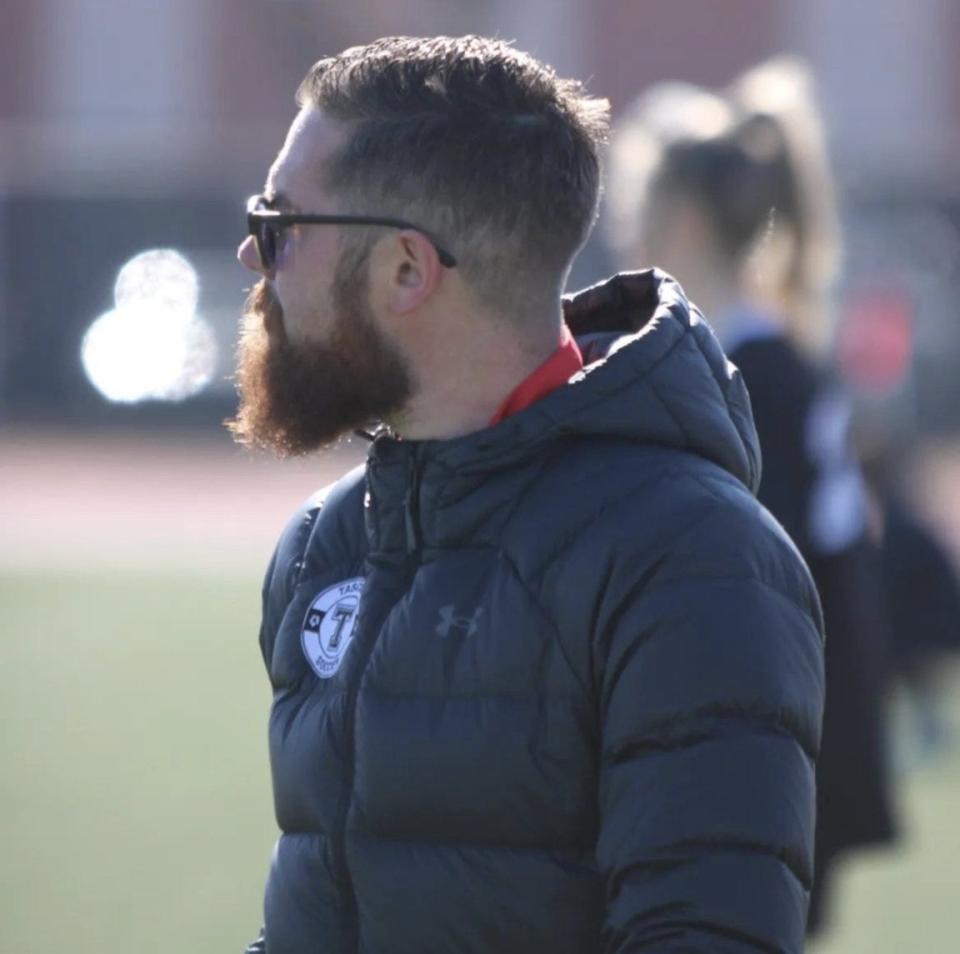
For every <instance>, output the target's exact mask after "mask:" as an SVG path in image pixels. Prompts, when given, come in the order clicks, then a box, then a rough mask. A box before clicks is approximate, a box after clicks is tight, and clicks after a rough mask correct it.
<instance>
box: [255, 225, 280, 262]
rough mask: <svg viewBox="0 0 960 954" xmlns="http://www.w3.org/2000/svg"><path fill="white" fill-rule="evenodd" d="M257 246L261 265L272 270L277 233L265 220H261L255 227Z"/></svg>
mask: <svg viewBox="0 0 960 954" xmlns="http://www.w3.org/2000/svg"><path fill="white" fill-rule="evenodd" d="M257 248H258V249H259V250H260V262H261V264H262V265H263V267H264V268H265V269H267V270H268V271H270V270H272V269H273V265H274V261H275V260H276V257H277V235H276V232H274V230H273V229H272V228H271V227H270V225H269V223H267V222H261V223H260V226H259V228H258V229H257Z"/></svg>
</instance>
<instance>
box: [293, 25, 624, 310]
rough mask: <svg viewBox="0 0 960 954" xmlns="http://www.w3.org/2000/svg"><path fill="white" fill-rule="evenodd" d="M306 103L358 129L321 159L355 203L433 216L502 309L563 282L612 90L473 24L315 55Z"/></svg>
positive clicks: (581, 224) (592, 203)
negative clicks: (561, 73)
mask: <svg viewBox="0 0 960 954" xmlns="http://www.w3.org/2000/svg"><path fill="white" fill-rule="evenodd" d="M297 103H298V105H299V106H301V107H303V106H313V107H315V108H318V109H321V110H323V112H324V113H325V114H326V115H328V116H329V117H331V118H332V119H334V120H335V121H338V122H341V123H343V124H344V126H345V128H346V129H347V138H346V141H345V144H344V145H343V146H342V148H340V149H339V150H338V152H337V153H336V154H335V155H334V156H332V157H331V158H330V160H329V161H328V163H327V164H326V168H325V169H324V170H322V173H323V177H324V184H325V186H326V187H327V188H328V189H329V190H330V191H332V192H334V193H336V194H337V195H339V196H340V197H341V198H342V199H343V201H344V203H345V204H346V205H347V206H348V207H349V208H350V209H351V210H352V211H355V212H358V213H368V214H380V215H384V214H390V215H397V216H402V217H404V218H408V219H410V220H412V221H414V222H416V223H417V224H418V225H421V226H423V227H424V228H425V229H427V230H429V231H430V232H431V233H432V234H433V235H435V236H436V237H437V239H438V241H440V242H441V243H442V244H443V245H444V246H445V247H448V248H449V250H450V251H451V252H452V254H453V255H454V256H455V257H456V258H457V262H458V268H459V269H460V270H461V273H462V275H463V278H464V280H465V281H466V282H467V284H468V285H469V286H470V287H471V288H472V290H473V291H474V293H475V294H476V295H477V297H478V298H479V300H480V301H482V302H483V303H484V304H486V305H488V306H490V307H492V308H493V309H494V310H496V311H498V312H500V313H502V314H504V315H508V316H511V315H517V314H520V313H522V311H523V310H524V308H525V307H526V306H527V305H528V304H529V303H530V302H532V301H535V300H542V299H544V298H545V297H547V296H549V295H551V294H553V295H556V294H558V293H559V292H560V291H561V290H562V287H563V284H564V282H565V281H566V276H567V273H568V271H569V268H570V264H571V262H572V260H573V258H574V256H575V255H576V253H577V252H578V251H579V249H580V248H581V246H582V245H583V243H584V242H585V241H586V239H587V236H588V235H589V233H590V229H591V227H592V225H593V222H594V220H595V218H596V214H597V205H598V200H599V192H600V152H601V148H602V145H603V143H604V142H605V140H606V136H607V130H608V117H609V105H608V103H607V101H606V100H601V99H595V98H592V97H590V96H588V95H587V93H586V91H585V89H584V87H583V85H582V84H581V83H579V82H578V81H576V80H569V79H561V78H559V77H558V76H557V75H556V74H555V73H554V71H553V70H552V69H551V68H550V67H549V66H546V65H544V64H543V63H540V62H538V61H537V60H535V59H534V58H533V57H531V56H529V55H528V54H526V53H522V52H520V51H518V50H515V49H514V48H513V47H511V46H510V45H509V44H507V43H505V42H503V41H500V40H494V39H487V38H483V37H477V36H465V37H432V38H415V37H389V38H386V39H381V40H377V41H376V42H374V43H371V44H369V45H367V46H359V47H352V48H351V49H348V50H345V51H344V52H343V53H340V54H339V55H337V56H334V57H330V58H327V59H323V60H320V61H319V62H318V63H316V64H314V66H313V67H311V69H310V71H309V72H308V73H307V75H306V77H305V78H304V80H303V82H302V83H301V84H300V88H299V89H298V91H297Z"/></svg>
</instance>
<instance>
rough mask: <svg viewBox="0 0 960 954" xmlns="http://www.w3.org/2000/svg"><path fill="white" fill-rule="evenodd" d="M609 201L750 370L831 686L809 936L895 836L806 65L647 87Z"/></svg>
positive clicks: (872, 551)
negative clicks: (829, 905) (722, 87)
mask: <svg viewBox="0 0 960 954" xmlns="http://www.w3.org/2000/svg"><path fill="white" fill-rule="evenodd" d="M608 194H609V208H608V216H609V224H610V234H611V238H612V244H613V246H614V248H615V250H616V252H617V254H618V256H619V264H620V265H622V266H627V267H634V268H636V267H640V266H641V265H646V264H656V265H659V266H661V267H663V268H665V269H666V270H667V271H669V272H672V273H674V274H678V275H682V276H683V281H684V286H685V289H686V291H687V293H688V294H689V295H690V297H691V299H692V300H694V301H695V302H696V303H697V304H698V306H700V307H701V308H702V309H703V311H704V312H705V313H706V314H708V315H710V316H711V318H710V323H711V325H712V326H713V328H714V330H715V332H716V333H717V335H718V337H719V338H720V341H721V343H722V344H723V346H724V349H725V350H726V352H727V355H728V356H729V358H730V359H731V360H732V361H733V363H734V364H736V365H737V366H738V367H739V368H740V370H741V371H742V372H743V375H744V378H745V380H746V383H747V386H748V388H749V391H750V396H751V402H752V405H753V413H754V416H755V419H756V424H757V430H758V433H759V436H760V444H761V449H762V453H763V478H762V482H761V485H760V492H759V497H760V500H761V501H762V502H763V503H764V504H765V505H766V506H767V507H768V508H769V509H770V510H771V511H772V512H773V514H774V515H775V516H776V517H777V518H778V519H779V520H780V522H781V523H782V524H783V525H784V527H785V528H786V529H787V531H788V532H789V533H790V535H791V536H792V537H793V539H794V541H795V542H796V544H797V546H798V548H799V549H800V551H801V553H802V554H803V556H804V558H805V559H806V561H807V563H808V564H809V566H810V569H811V570H812V572H813V576H814V579H815V581H816V583H817V587H818V589H819V590H820V595H821V599H822V602H823V607H824V614H825V619H826V632H827V642H826V664H827V691H826V712H825V716H824V732H823V746H822V750H821V755H820V761H819V766H818V770H817V782H818V800H817V805H818V823H817V839H816V882H815V885H814V891H813V895H812V897H811V908H810V921H809V930H810V932H811V933H813V932H815V931H816V930H817V928H818V927H819V926H820V925H821V923H822V920H823V913H824V899H825V891H826V886H827V884H828V877H829V873H830V871H831V868H832V865H833V862H834V860H835V859H836V858H837V857H838V855H840V854H841V853H842V852H845V851H848V850H850V849H852V848H857V847H861V846H866V845H874V844H878V843H884V842H888V841H890V840H891V839H892V837H893V832H894V825H893V819H892V812H891V804H890V801H891V799H890V785H889V780H888V771H887V744H886V733H885V730H884V711H883V709H884V706H883V696H884V672H885V668H886V659H885V656H886V653H887V651H888V646H887V639H886V636H885V632H886V629H885V626H886V620H885V619H884V614H883V612H882V610H881V604H882V600H881V592H880V585H879V580H880V576H879V573H880V567H879V557H878V553H877V550H876V547H875V546H874V545H873V544H872V543H871V541H870V539H869V536H868V533H867V520H866V504H865V496H864V490H863V482H862V479H861V475H860V472H859V468H858V465H857V462H856V459H855V457H854V455H853V453H852V449H851V445H850V441H849V439H848V423H849V413H848V405H847V403H846V401H845V400H844V399H843V397H842V396H841V395H840V394H839V393H837V392H836V391H835V390H834V389H832V388H831V387H830V386H829V385H828V384H827V383H826V380H825V378H824V377H823V375H822V374H821V372H820V370H819V368H820V364H821V360H820V359H821V357H822V355H823V353H824V350H825V346H826V344H827V338H828V334H829V320H828V315H829V312H828V292H829V290H830V285H831V282H832V279H833V276H834V272H835V268H836V263H837V258H838V240H837V231H838V230H837V226H836V214H835V209H834V204H833V193H832V188H831V182H830V176H829V172H828V168H827V163H826V158H825V149H824V147H823V141H822V135H821V132H820V125H819V121H818V118H817V114H816V110H815V107H814V105H813V101H812V97H811V95H810V83H809V77H808V75H807V72H806V70H805V68H804V67H803V65H802V64H801V63H799V62H798V61H796V60H794V59H786V58H784V59H778V60H774V61H770V62H768V63H765V64H763V65H761V66H759V67H757V68H755V69H754V70H752V71H750V72H749V73H748V74H746V75H745V76H743V77H742V78H741V79H740V80H738V81H737V82H736V83H735V84H734V85H733V86H732V87H731V88H730V89H729V90H727V91H725V92H723V93H713V92H709V91H707V90H703V89H700V88H697V87H693V86H688V85H685V84H673V83H671V84H663V85H660V86H657V87H655V88H653V89H652V90H651V91H649V92H648V93H647V94H646V95H644V96H643V97H641V99H639V100H638V101H637V102H636V103H635V104H634V106H633V108H632V109H631V110H630V111H629V112H628V114H627V116H626V117H625V119H624V120H623V122H622V123H621V125H620V127H619V129H618V131H617V134H616V136H615V139H614V142H613V148H612V161H611V170H610V185H609V190H608Z"/></svg>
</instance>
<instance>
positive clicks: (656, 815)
mask: <svg viewBox="0 0 960 954" xmlns="http://www.w3.org/2000/svg"><path fill="white" fill-rule="evenodd" d="M297 102H298V105H299V106H300V112H299V114H298V115H297V117H296V119H295V120H294V122H293V125H292V126H291V128H290V132H289V134H288V136H287V139H286V142H285V143H284V145H283V147H282V149H281V151H280V154H279V156H278V158H277V160H276V161H275V162H274V164H273V165H272V167H271V169H270V171H269V174H268V176H267V181H266V186H265V192H264V195H263V196H259V197H255V198H254V199H252V200H251V202H250V203H249V204H248V210H249V214H248V226H249V230H250V233H251V234H250V236H249V237H248V238H247V239H246V241H244V243H243V244H242V245H241V247H240V250H239V253H238V254H239V258H240V261H241V262H242V263H243V264H244V265H246V266H248V267H249V268H250V269H251V270H252V271H254V272H255V273H257V274H259V275H260V280H259V282H258V283H257V284H256V286H255V287H254V289H253V291H252V293H251V297H250V300H249V307H248V312H247V314H246V316H245V321H244V327H243V331H242V335H241V344H240V351H239V358H238V386H239V391H240V408H239V410H238V413H237V417H236V419H235V420H234V421H233V422H232V425H231V426H232V429H233V431H234V434H235V436H236V437H237V439H238V440H240V441H242V442H244V443H246V444H249V445H254V446H260V447H266V448H270V449H272V450H274V451H276V452H278V453H280V454H282V455H290V454H305V453H309V452H311V451H314V450H317V449H319V448H321V447H323V446H325V445H327V444H329V443H330V442H332V441H335V440H336V439H338V438H339V437H341V436H343V435H347V434H349V433H351V432H352V431H354V430H355V429H359V430H360V431H361V432H363V433H366V434H367V436H368V437H369V438H370V439H371V445H370V448H369V452H368V457H367V462H366V464H365V466H363V467H361V468H358V469H357V470H355V471H353V472H352V473H350V474H348V475H346V476H345V477H344V478H343V479H342V480H340V481H339V482H338V483H337V484H336V485H335V486H333V487H332V488H331V489H328V490H326V491H324V492H321V493H319V494H318V495H317V496H315V497H314V498H312V499H311V500H309V501H308V502H307V503H306V504H305V505H304V506H303V507H302V509H301V510H299V511H298V512H297V513H296V514H295V515H294V517H293V518H292V520H291V522H290V523H289V526H288V527H287V529H286V531H285V532H284V534H283V536H282V537H281V540H280V542H279V545H278V547H277V549H276V552H275V554H274V557H273V560H272V562H271V564H270V567H269V569H268V572H267V576H266V580H265V584H264V590H263V617H262V626H261V631H260V643H261V648H262V652H263V657H264V661H265V663H266V667H267V670H268V672H269V676H270V680H271V683H272V686H273V692H274V698H273V706H272V710H271V716H270V733H269V735H270V754H271V767H272V773H273V782H274V795H275V807H276V813H277V821H278V824H279V827H280V829H281V835H280V838H279V841H278V843H277V846H276V850H275V853H274V857H273V863H272V867H271V871H270V875H269V877H268V881H267V887H266V893H265V926H264V929H263V931H262V932H261V936H260V938H259V940H258V941H256V942H254V943H253V945H252V946H251V948H250V950H251V951H266V952H267V954H291V952H308V951H309V952H314V951H354V950H367V951H377V952H390V954H401V952H411V954H412V952H416V954H423V952H428V951H429V952H432V951H436V952H440V951H458V952H470V951H475V952H485V954H489V952H491V951H497V952H504V954H506V952H523V954H534V952H544V954H546V952H550V954H562V952H566V951H569V952H578V954H580V952H585V951H597V952H599V951H610V952H612V951H618V952H627V951H640V950H656V951H658V952H663V954H667V952H670V951H677V952H679V951H692V950H698V951H720V950H723V951H729V952H734V951H743V952H747V951H769V950H778V951H790V952H797V951H800V950H801V949H802V946H803V933H804V923H805V919H806V909H807V903H808V895H807V888H808V886H809V884H810V880H811V878H812V848H813V824H814V822H813V818H814V759H815V756H816V752H817V748H818V744H819V729H820V720H821V715H822V693H823V684H822V680H823V672H822V662H823V661H822V628H821V627H822V620H821V616H820V608H819V603H818V600H817V596H816V591H815V589H814V586H813V583H812V580H811V579H810V577H809V575H808V573H807V571H806V568H805V567H804V565H803V563H802V561H801V560H800V559H799V556H798V555H797V553H796V551H795V549H794V548H793V546H792V545H791V543H790V541H789V540H788V539H787V537H786V535H785V534H784V533H783V532H782V530H781V529H780V527H779V526H778V525H777V524H776V522H775V521H774V520H773V519H772V518H771V517H770V516H769V514H768V513H767V512H766V511H765V510H764V509H763V507H762V506H761V505H760V504H759V503H758V502H757V501H756V499H755V497H754V495H753V491H754V489H755V487H756V484H757V481H758V465H759V459H758V451H757V442H756V435H755V431H754V427H753V424H752V421H751V418H750V412H749V401H748V398H747V395H746V390H745V388H744V385H743V382H742V380H741V377H740V375H739V373H737V372H736V371H735V370H734V369H732V368H731V367H730V366H729V364H728V363H727V362H726V360H725V358H724V356H723V353H722V351H721V349H720V347H719V345H718V343H717V341H716V339H715V338H714V336H713V335H712V334H711V332H710V330H709V328H708V326H707V325H706V324H705V323H704V322H702V321H701V320H700V319H699V317H698V316H697V315H696V314H695V313H694V312H693V311H691V309H690V307H689V306H688V304H687V302H686V299H685V298H684V297H683V295H682V293H681V291H680V289H679V286H678V285H677V284H676V283H675V282H674V281H672V280H671V279H669V278H668V277H667V276H665V275H664V274H663V273H661V272H657V271H653V270H651V271H647V272H643V273H640V274H634V275H628V276H619V277H614V278H612V279H611V280H609V281H607V282H604V283H602V284H600V285H597V286H594V287H593V288H590V289H588V290H587V291H585V292H583V293H580V294H578V295H575V296H572V297H570V298H568V299H563V300H561V290H562V288H563V287H564V283H565V280H566V276H567V273H568V270H569V268H570V263H571V260H572V259H573V257H574V255H575V254H576V252H577V250H578V249H579V248H580V247H581V245H582V244H583V242H584V241H585V240H586V238H587V235H588V233H589V232H590V229H591V228H592V225H593V222H594V219H595V217H596V210H597V203H598V193H599V183H600V154H601V147H602V144H603V141H604V139H605V135H606V131H607V111H608V107H607V104H606V102H605V101H600V100H597V99H593V98H591V97H589V96H588V95H587V94H586V92H585V90H584V89H583V87H582V86H581V85H580V84H579V83H578V82H575V81H572V80H564V79H560V78H558V77H557V76H556V75H555V74H554V73H553V72H552V71H551V70H550V69H549V68H548V67H546V66H544V65H543V64H541V63H539V62H537V61H536V60H534V59H532V58H531V57H530V56H528V55H526V54H524V53H521V52H518V51H516V50H514V49H513V48H512V47H510V46H509V45H508V44H505V43H503V42H500V41H497V40H488V39H483V38H478V37H463V38H456V39H451V38H444V37H438V38H433V39H413V38H390V39H384V40H380V41H377V42H375V43H372V44H370V45H368V46H363V47H357V48H352V49H349V50H347V51H345V52H343V53H341V54H339V55H338V56H334V57H330V58H327V59H323V60H321V61H320V62H318V63H317V64H316V65H315V66H313V68H312V69H311V70H310V71H309V73H308V74H307V76H306V78H305V79H304V81H303V83H302V85H301V86H300V89H299V93H298V96H297ZM370 428H374V430H373V431H370V430H369V429H370Z"/></svg>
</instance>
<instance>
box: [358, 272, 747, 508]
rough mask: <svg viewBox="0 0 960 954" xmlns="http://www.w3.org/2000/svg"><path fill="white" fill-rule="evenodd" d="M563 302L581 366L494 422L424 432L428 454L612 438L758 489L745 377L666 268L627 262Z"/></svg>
mask: <svg viewBox="0 0 960 954" xmlns="http://www.w3.org/2000/svg"><path fill="white" fill-rule="evenodd" d="M563 310H564V318H565V320H566V322H567V324H568V326H569V327H570V330H571V331H572V332H573V334H574V336H575V338H576V339H577V343H578V345H579V346H580V348H581V351H582V352H583V356H584V361H585V365H586V366H585V368H584V370H583V371H582V372H581V373H580V374H578V375H576V376H574V377H573V378H572V379H571V381H570V383H569V384H568V385H567V386H566V387H561V388H558V389H557V390H556V391H553V392H552V393H550V394H548V395H547V396H546V397H544V398H541V399H540V400H539V401H537V402H536V403H535V404H533V405H531V406H530V407H528V408H526V409H525V410H523V411H520V412H519V413H517V414H514V415H513V416H511V417H509V418H507V419H506V420H505V421H503V422H502V423H501V424H498V425H496V426H495V427H491V428H487V429H486V430H483V431H478V432H476V433H474V434H469V435H467V436H465V437H462V438H456V439H454V440H449V441H425V442H423V447H424V452H425V453H426V454H427V456H429V457H431V458H434V459H435V460H437V461H438V462H439V463H442V464H443V465H445V466H446V467H448V468H450V469H452V470H456V471H457V472H458V473H460V474H462V475H466V474H478V473H481V472H483V471H488V470H490V469H496V468H499V467H502V466H507V465H509V464H511V463H513V462H514V461H518V460H522V459H525V458H528V457H531V456H533V455H537V454H540V453H542V452H543V451H544V450H546V449H547V447H548V446H549V445H550V444H552V443H554V442H555V441H558V440H561V439H564V438H569V437H574V436H576V437H593V438H606V437H611V438H620V439H624V440H631V441H637V442H638V443H646V444H659V445H662V446H666V447H670V448H674V449H678V450H683V451H687V452H689V453H693V454H697V455H699V456H701V457H704V458H706V459H708V460H710V461H712V462H713V463H715V464H718V465H719V466H720V467H722V468H724V469H725V470H727V471H728V472H729V473H731V474H733V476H735V477H736V478H737V479H738V480H740V481H741V482H742V483H743V484H745V485H746V486H747V487H748V488H750V490H751V491H752V492H754V493H756V490H757V486H758V485H759V482H760V447H759V442H758V440H757V434H756V430H755V428H754V424H753V417H752V415H751V412H750V399H749V397H748V395H747V389H746V386H745V385H744V382H743V378H742V377H741V375H740V372H739V371H738V370H737V369H736V367H735V366H734V365H733V364H731V363H730V362H729V361H728V360H727V358H726V356H725V355H724V353H723V350H722V349H721V347H720V344H719V342H718V341H717V339H716V338H715V336H714V334H713V332H712V331H711V329H710V327H709V326H708V325H707V323H706V322H705V321H704V320H703V317H702V315H701V314H700V313H699V311H698V310H697V309H696V307H695V306H692V305H691V304H690V303H689V302H688V301H687V298H686V296H685V295H684V293H683V290H682V289H681V287H680V285H679V284H678V283H677V282H676V281H675V280H674V279H673V278H671V277H670V276H669V275H667V274H666V273H665V272H662V271H660V270H659V269H648V270H646V271H640V272H625V273H622V274H619V275H616V276H614V277H613V278H610V279H608V280H606V281H604V282H601V283H599V284H597V285H594V286H592V287H590V288H587V289H585V290H583V291H581V292H578V293H576V294H573V295H568V296H565V297H564V299H563ZM376 443H377V445H381V446H380V450H382V451H386V450H387V448H386V447H384V446H383V442H382V441H381V440H378V441H377V442H376Z"/></svg>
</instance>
